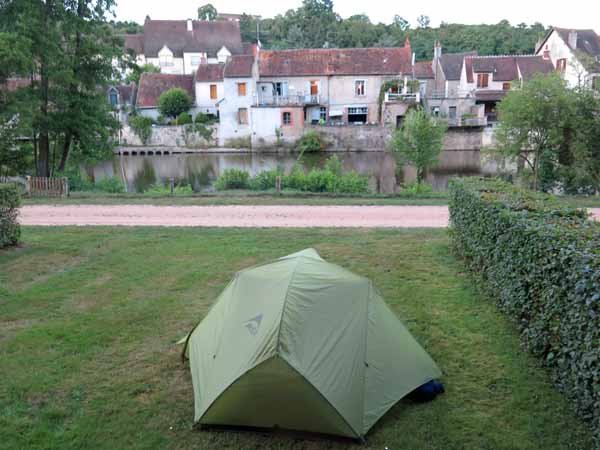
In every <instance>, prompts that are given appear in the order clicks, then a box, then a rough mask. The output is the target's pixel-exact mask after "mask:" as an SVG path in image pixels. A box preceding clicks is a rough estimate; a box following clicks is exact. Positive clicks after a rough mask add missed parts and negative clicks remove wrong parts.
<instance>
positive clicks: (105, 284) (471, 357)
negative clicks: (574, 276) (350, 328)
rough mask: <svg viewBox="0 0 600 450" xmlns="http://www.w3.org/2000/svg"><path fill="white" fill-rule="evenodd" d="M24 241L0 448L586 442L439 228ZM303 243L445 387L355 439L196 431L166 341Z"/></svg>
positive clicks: (185, 379) (13, 259) (1, 348)
mask: <svg viewBox="0 0 600 450" xmlns="http://www.w3.org/2000/svg"><path fill="white" fill-rule="evenodd" d="M23 243H24V245H23V247H21V248H17V249H12V250H4V251H0V430H1V431H0V435H1V440H0V448H6V449H11V450H13V449H33V448H35V449H46V448H47V449H74V448H94V449H110V450H115V449H136V448H140V449H141V448H144V449H150V448H152V449H154V448H161V449H162V448H167V449H169V448H173V449H175V448H177V449H179V448H182V449H311V450H312V449H324V448H325V449H342V448H348V447H349V446H350V447H353V448H357V449H358V448H360V449H362V448H364V449H380V450H383V449H385V448H386V447H387V448H388V449H390V450H399V449H406V450H421V449H427V450H434V449H439V450H458V449H464V450H475V449H489V450H503V449H506V450H509V449H510V450H514V449H531V450H538V449H545V450H548V449H590V448H592V442H591V438H590V433H589V431H588V429H587V426H586V425H585V424H584V423H582V422H581V421H580V420H578V419H577V418H576V417H575V415H574V414H573V413H572V411H571V409H570V407H569V404H568V403H567V401H566V400H565V399H564V398H563V397H562V395H561V394H559V393H558V392H557V391H556V390H555V389H554V388H553V386H552V383H551V381H550V379H549V377H548V375H547V373H546V372H545V371H544V370H542V369H541V368H539V367H538V364H537V362H536V360H534V359H533V358H532V357H530V356H529V355H528V354H527V353H525V352H524V351H523V350H522V349H521V348H520V345H519V340H518V336H517V334H516V333H515V331H514V327H513V326H512V325H511V324H510V323H509V322H508V321H507V320H506V319H505V317H504V316H503V315H501V314H500V313H499V312H497V311H496V309H495V306H494V304H493V302H492V301H490V300H488V299H483V298H481V297H479V296H478V295H477V294H476V293H475V291H474V290H473V289H472V286H471V281H470V280H469V279H468V278H467V277H465V275H464V274H463V273H461V267H460V263H459V262H457V261H456V260H455V259H454V258H453V257H452V256H451V254H450V252H449V241H448V237H447V235H446V232H445V231H443V230H438V231H430V230H405V231H395V230H387V231H386V230H368V231H367V230H331V229H302V230H282V229H277V230H274V229H262V230H251V229H244V230H240V229H218V230H217V229H190V228H187V229H160V228H135V229H132V228H45V229H43V228H25V229H24V233H23ZM307 247H315V248H316V249H317V250H318V251H319V252H320V253H321V255H322V256H323V257H324V258H326V259H327V260H329V261H331V262H334V263H337V264H340V265H342V266H344V267H347V268H348V269H350V270H352V271H355V272H357V273H359V274H362V275H364V276H367V277H370V278H371V279H373V281H374V282H375V283H376V285H377V287H378V288H379V289H380V290H381V292H382V294H383V295H384V297H385V299H386V300H387V302H388V303H389V304H390V305H391V306H392V308H393V310H394V311H395V312H396V313H397V314H398V316H399V317H400V318H402V320H403V321H404V323H405V324H406V325H407V326H408V327H409V329H410V330H411V332H412V333H413V334H414V335H415V337H416V338H417V340H418V341H419V342H420V343H421V344H422V345H423V346H424V347H425V349H426V350H427V351H428V352H429V353H430V354H431V355H432V357H433V358H434V359H435V360H436V361H437V362H438V364H439V365H440V367H441V368H442V370H443V372H444V376H443V379H442V381H443V382H444V383H445V385H446V393H445V394H444V395H442V396H440V397H438V399H436V400H435V401H433V402H431V403H426V404H414V403H411V402H410V401H407V400H405V401H401V402H400V403H398V404H397V405H396V406H395V407H394V408H392V409H391V410H390V412H389V413H388V414H386V415H385V416H384V417H383V419H382V420H380V422H379V423H378V424H377V425H376V426H375V427H374V428H373V429H372V430H371V432H370V433H369V434H368V436H367V443H366V444H365V445H364V446H359V445H358V444H355V443H352V442H347V441H340V440H335V439H322V438H315V437H305V436H297V435H290V434H286V433H279V432H278V433H254V432H243V433H238V432H217V431H210V432H207V431H198V430H195V429H192V421H193V399H192V384H191V378H190V374H189V368H188V366H187V365H183V364H182V363H181V360H180V350H181V349H180V347H179V346H177V345H176V344H175V342H176V341H177V340H178V339H179V338H181V337H182V336H184V335H185V334H186V333H187V332H188V331H189V330H190V328H191V327H192V326H193V325H195V324H196V322H197V321H199V320H200V319H202V317H203V316H204V315H205V314H206V312H207V310H208V309H209V308H210V306H211V304H212V302H213V301H214V299H215V298H216V297H217V295H218V294H219V292H220V291H221V290H222V289H223V288H224V286H225V285H226V283H227V282H228V281H229V280H230V278H231V277H232V276H233V275H234V274H235V272H236V271H238V270H240V269H242V268H244V267H247V266H250V265H253V264H256V263H260V262H264V261H269V260H271V259H273V258H276V257H279V256H283V255H286V254H289V253H291V252H295V251H298V250H300V249H303V248H307ZM340 307H343V305H342V304H341V305H340ZM291 406H292V405H283V404H282V405H281V408H286V407H291ZM257 414H260V411H257Z"/></svg>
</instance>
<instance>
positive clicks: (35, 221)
mask: <svg viewBox="0 0 600 450" xmlns="http://www.w3.org/2000/svg"><path fill="white" fill-rule="evenodd" d="M592 212H593V213H594V215H595V217H596V218H597V219H600V209H599V208H597V209H595V210H592ZM20 220H21V223H22V224H23V225H42V226H56V225H79V226H85V225H123V226H166V227H301V228H306V227H364V228H371V227H382V228H413V227H425V228H443V227H446V226H447V225H448V208H447V207H446V206H290V205H288V206H247V205H234V206H151V205H112V206H100V205H73V206H47V205H35V206H33V205H31V206H24V207H23V208H21V215H20Z"/></svg>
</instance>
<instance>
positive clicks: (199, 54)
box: [125, 19, 251, 75]
mask: <svg viewBox="0 0 600 450" xmlns="http://www.w3.org/2000/svg"><path fill="white" fill-rule="evenodd" d="M125 48H126V50H127V51H128V52H131V53H133V54H134V55H135V57H136V62H137V63H138V64H140V65H142V64H153V65H155V66H157V67H160V70H161V72H162V73H166V74H175V75H193V74H194V73H195V72H196V70H197V69H198V67H199V66H200V65H201V64H223V63H225V61H227V59H228V58H230V57H231V56H233V55H240V54H244V53H248V52H250V51H251V50H250V46H249V44H243V43H242V37H241V33H240V24H239V22H236V21H228V20H217V21H201V20H191V19H188V20H146V22H145V23H144V33H143V34H134V35H126V36H125Z"/></svg>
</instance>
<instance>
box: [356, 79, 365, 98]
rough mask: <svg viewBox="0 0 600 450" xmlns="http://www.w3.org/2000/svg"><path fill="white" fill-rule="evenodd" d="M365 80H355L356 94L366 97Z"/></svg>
mask: <svg viewBox="0 0 600 450" xmlns="http://www.w3.org/2000/svg"><path fill="white" fill-rule="evenodd" d="M365 84H366V83H365V80H356V81H355V82H354V95H356V96H358V97H364V95H365Z"/></svg>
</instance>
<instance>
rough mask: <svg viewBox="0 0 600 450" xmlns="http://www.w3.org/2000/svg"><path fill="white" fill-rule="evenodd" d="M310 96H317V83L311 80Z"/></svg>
mask: <svg viewBox="0 0 600 450" xmlns="http://www.w3.org/2000/svg"><path fill="white" fill-rule="evenodd" d="M310 95H319V81H318V80H312V81H311V82H310Z"/></svg>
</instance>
